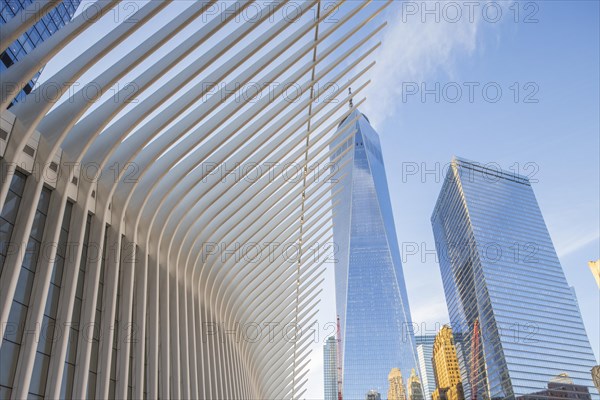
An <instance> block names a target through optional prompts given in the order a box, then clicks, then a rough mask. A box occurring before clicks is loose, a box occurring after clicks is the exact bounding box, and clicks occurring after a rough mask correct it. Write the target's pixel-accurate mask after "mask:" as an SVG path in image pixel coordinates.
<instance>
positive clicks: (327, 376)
mask: <svg viewBox="0 0 600 400" xmlns="http://www.w3.org/2000/svg"><path fill="white" fill-rule="evenodd" d="M323 375H324V376H323V384H324V386H325V400H338V398H337V397H338V393H337V392H338V384H337V340H335V337H334V336H331V337H329V338H328V339H327V342H326V343H325V346H323Z"/></svg>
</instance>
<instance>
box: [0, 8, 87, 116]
mask: <svg viewBox="0 0 600 400" xmlns="http://www.w3.org/2000/svg"><path fill="white" fill-rule="evenodd" d="M32 3H34V1H33V0H2V4H1V7H2V10H0V27H1V26H3V25H4V24H6V23H7V22H9V21H10V20H11V19H13V18H14V16H15V15H17V14H18V13H19V12H20V11H21V10H25V9H27V8H28V7H33V8H32V9H30V10H29V11H30V12H36V11H38V8H36V4H33V6H32ZM80 3H81V0H63V1H62V2H59V1H57V2H56V4H57V5H56V7H54V8H53V9H52V10H51V11H50V12H48V13H47V14H46V15H45V16H44V17H43V18H42V19H41V20H39V21H38V22H36V23H35V24H34V25H33V26H32V27H30V28H29V29H28V30H27V31H26V32H25V33H23V34H22V35H21V36H20V37H19V38H18V39H17V40H15V41H14V42H13V43H11V44H10V45H9V46H8V48H6V49H5V50H3V51H2V53H1V54H0V61H2V62H0V74H2V73H3V72H4V71H6V70H7V69H8V68H9V67H10V66H12V65H13V64H15V63H17V62H18V61H19V60H21V59H23V58H24V57H25V56H26V55H27V54H28V53H30V52H31V51H32V50H33V49H35V48H36V47H37V46H38V45H39V44H40V43H42V42H43V41H44V40H46V39H48V38H49V37H50V36H52V35H53V34H54V33H56V31H58V30H59V29H60V28H62V27H63V26H64V25H66V24H67V23H68V22H69V21H70V20H71V18H72V17H73V14H75V10H77V7H78V6H79V4H80ZM39 4H41V3H38V5H37V6H38V7H39V6H40V5H39ZM0 29H1V28H0ZM7 44H8V43H7ZM2 47H4V46H2ZM41 72H42V71H38V72H37V73H36V74H35V75H34V76H33V77H32V78H31V79H30V80H29V82H27V84H26V85H25V86H24V87H23V89H22V90H21V91H20V92H19V93H18V95H17V96H16V97H15V99H14V100H13V101H12V102H11V105H12V104H14V103H17V102H19V101H22V100H23V99H24V98H25V96H26V95H27V94H29V92H31V90H32V89H33V87H34V86H35V83H36V81H37V79H38V78H39V76H40V74H41Z"/></svg>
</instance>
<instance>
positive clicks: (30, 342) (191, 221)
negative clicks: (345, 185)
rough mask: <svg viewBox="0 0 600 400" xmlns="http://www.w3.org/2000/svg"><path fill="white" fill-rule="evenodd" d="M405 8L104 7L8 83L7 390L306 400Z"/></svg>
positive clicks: (306, 4) (10, 35) (82, 18)
mask: <svg viewBox="0 0 600 400" xmlns="http://www.w3.org/2000/svg"><path fill="white" fill-rule="evenodd" d="M388 3H389V2H374V3H371V2H369V1H360V2H358V1H353V2H347V3H345V2H344V1H339V2H338V3H321V2H320V1H317V0H309V1H302V2H288V1H272V2H253V1H244V2H219V1H178V2H169V1H162V0H161V1H146V2H134V3H131V2H126V3H121V4H120V2H118V1H97V2H88V3H86V4H85V8H84V9H83V10H79V11H80V12H79V14H76V16H75V17H74V19H73V20H72V21H71V23H69V24H67V25H66V26H65V27H64V28H62V29H61V30H59V31H58V32H56V33H55V34H54V35H53V36H51V37H50V38H48V39H47V40H46V41H44V42H43V43H41V44H40V45H39V46H38V47H36V48H35V49H33V51H31V52H30V53H29V54H28V55H27V56H26V57H25V58H24V59H23V60H22V61H21V62H19V63H17V64H15V65H13V66H12V67H10V68H9V69H8V70H7V71H6V72H5V73H3V76H2V82H1V83H2V84H1V101H2V104H1V110H2V116H1V117H2V118H1V120H0V123H1V128H2V137H0V155H1V156H2V158H1V160H0V167H1V174H2V175H1V190H0V209H1V210H2V220H1V223H2V228H1V230H2V248H1V249H0V262H1V263H2V264H1V267H0V268H1V281H0V322H1V323H2V329H3V332H2V333H3V340H2V342H1V346H2V347H0V352H1V356H2V357H1V362H2V365H1V368H2V370H3V372H2V374H0V375H2V377H1V379H2V381H0V390H1V391H2V397H3V398H4V397H10V398H13V399H22V398H28V397H34V396H41V397H45V398H48V399H56V398H77V399H81V398H97V399H105V398H118V399H125V398H133V399H141V398H149V399H157V398H161V399H167V398H185V399H189V398H201V399H296V398H301V397H302V394H303V392H304V389H305V385H306V376H307V365H308V363H309V359H310V351H309V348H310V344H311V340H313V339H314V338H313V336H311V335H302V334H299V333H300V332H301V328H302V327H303V326H309V325H310V324H311V323H312V322H313V321H314V319H315V313H316V307H317V305H318V302H319V293H320V287H319V285H320V283H321V282H322V273H323V269H324V268H325V265H326V263H327V259H328V258H329V257H331V246H329V247H327V246H324V245H323V244H324V243H327V242H328V241H330V240H331V237H330V236H331V208H332V204H333V202H335V196H336V194H337V193H339V190H338V189H337V188H336V182H332V180H331V179H330V178H328V176H329V175H330V173H331V172H330V171H332V170H334V169H339V168H343V167H344V165H339V164H335V161H336V160H338V159H340V158H341V157H343V155H344V154H345V152H347V151H348V150H349V149H344V148H341V145H339V146H333V145H331V144H332V143H333V142H334V141H335V142H336V143H338V142H340V141H338V140H336V138H337V137H338V136H339V135H352V134H353V132H352V131H351V127H352V126H353V124H347V125H345V126H346V127H347V128H345V129H342V130H340V131H336V129H337V127H338V125H339V124H340V122H341V121H343V119H344V118H346V117H347V116H348V115H349V114H350V113H351V112H352V111H353V110H354V109H356V107H358V106H359V105H360V104H361V103H362V100H357V99H358V98H359V97H360V96H361V91H362V90H363V89H364V87H365V86H366V85H367V84H368V80H367V79H368V77H367V75H368V74H367V72H368V70H369V69H370V68H371V67H372V65H373V62H371V61H370V58H372V57H371V56H372V53H373V51H374V50H375V49H376V48H377V46H378V43H377V42H376V41H375V38H376V37H377V34H378V33H379V32H380V31H381V29H382V28H383V26H384V25H385V24H384V23H383V22H381V20H380V18H379V17H378V14H380V13H381V11H382V10H383V9H384V8H385V7H386V6H387V5H388ZM55 5H56V2H51V1H34V2H33V4H32V5H31V6H29V8H28V9H27V10H24V11H23V12H22V13H21V14H20V15H17V16H15V17H14V18H13V20H11V21H9V22H8V23H7V24H5V25H4V26H2V29H1V32H0V33H1V43H2V45H1V46H0V47H2V50H4V49H5V48H6V47H8V45H10V43H11V42H12V41H13V40H15V39H16V38H18V37H19V36H20V35H21V34H23V32H25V31H26V30H27V29H28V28H29V27H31V26H32V25H33V24H34V23H35V22H36V21H38V20H40V19H41V18H43V16H44V14H45V13H47V12H49V11H51V10H52V7H53V6H55ZM132 5H133V6H132ZM82 6H83V4H82ZM32 10H37V12H35V13H32V12H31V11H32ZM84 38H85V39H84ZM69 55H70V56H69ZM46 64H48V65H47V66H46V70H44V73H45V74H46V78H47V79H45V80H44V79H41V80H40V81H39V84H38V86H37V87H36V88H35V89H34V91H33V92H32V93H31V94H30V95H29V96H28V97H27V98H26V101H24V102H20V103H17V104H15V105H14V106H13V107H11V108H10V109H9V110H7V107H8V105H9V104H10V102H11V101H12V99H13V98H14V96H15V95H16V94H17V93H18V90H19V88H20V87H22V86H23V85H24V84H26V83H27V82H28V81H29V79H30V78H31V76H32V75H34V74H35V73H36V72H37V71H39V70H40V69H41V68H43V67H44V66H45V65H46ZM51 65H54V67H53V68H52V70H51V68H50V66H51ZM57 65H58V67H56V66H57ZM350 86H352V89H353V92H354V93H353V94H349V88H350ZM57 88H58V89H57ZM50 93H52V95H51V94H50ZM352 96H353V97H354V98H355V100H354V107H353V108H352V109H348V101H349V100H350V98H351V97H352ZM341 142H343V141H341ZM315 249H318V251H315ZM317 253H318V254H317Z"/></svg>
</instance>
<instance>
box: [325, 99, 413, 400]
mask: <svg viewBox="0 0 600 400" xmlns="http://www.w3.org/2000/svg"><path fill="white" fill-rule="evenodd" d="M347 124H354V125H355V127H351V126H350V127H349V126H347ZM338 129H339V130H345V131H346V133H344V134H342V135H340V136H341V138H340V139H337V140H336V141H335V142H334V143H333V144H332V146H333V147H335V148H337V151H336V153H335V154H334V156H335V155H338V156H339V155H340V154H343V156H342V157H341V159H340V160H339V161H338V164H339V165H344V167H343V168H342V169H340V170H339V171H338V172H337V177H338V179H339V182H338V184H341V186H342V189H341V190H342V191H341V193H340V194H339V196H340V197H339V200H340V201H339V202H337V203H336V205H335V208H334V216H333V222H334V232H333V233H334V240H335V242H336V245H337V246H338V248H337V253H336V260H337V264H336V266H335V281H336V308H337V313H338V318H339V322H340V330H341V332H340V336H341V346H340V352H341V361H342V371H343V375H342V395H343V398H344V400H359V399H360V400H362V399H364V398H365V396H366V393H367V392H368V391H369V390H377V391H378V392H379V393H381V394H382V397H385V393H387V390H388V374H389V373H390V371H391V369H392V368H398V369H399V370H400V372H401V373H402V381H403V384H404V385H406V382H407V381H408V378H409V377H410V375H411V370H412V369H413V368H414V369H416V370H418V368H417V359H416V356H415V353H416V352H415V343H414V336H413V333H412V325H411V324H412V320H411V316H410V310H409V306H408V297H407V293H406V286H405V283H404V275H403V272H402V264H401V261H400V251H399V248H398V239H397V237H396V230H395V228H394V217H393V215H392V207H391V202H390V195H389V192H388V187H387V179H386V174H385V168H384V164H383V158H382V153H381V144H380V141H379V136H378V135H377V133H376V132H375V130H374V129H373V128H372V127H371V125H370V123H369V120H368V119H367V117H366V116H364V115H363V114H361V113H360V112H359V111H358V110H356V111H354V112H352V114H350V116H348V118H346V120H345V121H344V122H342V124H340V127H339V128H338ZM348 133H354V135H349V134H348ZM350 147H353V148H352V149H350V150H348V148H350Z"/></svg>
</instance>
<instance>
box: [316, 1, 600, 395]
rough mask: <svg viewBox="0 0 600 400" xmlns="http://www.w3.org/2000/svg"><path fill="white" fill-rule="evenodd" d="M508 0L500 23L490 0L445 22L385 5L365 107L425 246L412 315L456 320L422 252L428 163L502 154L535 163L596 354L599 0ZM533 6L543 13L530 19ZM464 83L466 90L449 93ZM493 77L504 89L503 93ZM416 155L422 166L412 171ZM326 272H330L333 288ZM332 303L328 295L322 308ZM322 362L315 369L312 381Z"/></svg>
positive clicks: (414, 278)
mask: <svg viewBox="0 0 600 400" xmlns="http://www.w3.org/2000/svg"><path fill="white" fill-rule="evenodd" d="M417 3H418V4H417V5H418V6H420V5H421V3H422V2H417ZM428 3H429V4H432V3H433V2H428ZM458 3H459V4H463V3H462V2H458ZM529 3H531V2H529ZM441 4H442V6H443V3H441ZM479 4H481V5H483V4H484V2H482V3H479ZM501 4H502V6H503V14H502V17H501V18H500V20H499V21H498V22H496V23H492V22H490V21H491V20H493V13H492V11H493V10H492V9H490V10H489V15H488V16H486V17H487V20H486V18H484V17H482V11H480V12H479V13H478V12H477V11H475V13H474V14H475V17H476V18H475V20H474V22H473V23H471V22H470V21H468V18H466V16H464V17H463V18H462V20H461V21H459V22H457V23H449V22H447V21H448V20H451V19H452V18H454V15H451V14H450V11H451V10H450V9H447V14H446V15H445V16H446V19H444V15H443V14H442V12H441V17H440V23H436V22H435V20H434V16H430V15H427V16H424V15H423V14H422V12H421V11H422V10H419V11H417V14H416V15H406V14H405V16H404V18H403V17H402V16H401V11H402V8H403V5H402V3H401V2H395V3H394V5H393V6H392V7H391V8H390V10H389V13H388V16H387V18H388V20H389V22H390V26H389V27H388V28H387V31H386V33H385V34H384V38H383V40H384V42H383V46H382V49H381V52H380V53H379V54H378V55H377V56H376V60H377V61H378V63H379V64H378V67H376V70H375V71H374V73H373V74H372V76H373V85H372V86H371V88H370V90H369V93H368V96H369V98H368V99H367V103H366V104H365V107H363V111H364V112H365V114H367V116H368V117H369V118H370V119H371V121H372V122H373V124H374V125H375V127H376V128H377V130H378V131H379V133H380V136H381V141H382V145H383V152H384V159H385V164H386V169H387V176H388V181H389V182H388V183H389V187H390V195H391V198H392V206H393V209H394V215H395V222H396V230H397V233H398V240H399V241H400V248H401V251H402V249H403V248H404V249H405V250H406V249H413V248H414V247H410V246H412V244H413V243H415V244H417V245H418V247H419V254H417V255H410V254H407V252H406V251H405V252H404V253H405V254H403V261H404V273H405V279H406V283H407V286H408V293H409V298H410V302H411V303H410V306H411V310H412V315H413V319H414V321H415V322H417V323H425V324H426V325H424V327H426V329H434V328H435V327H436V325H435V324H436V323H445V322H447V320H448V316H447V309H446V304H445V299H444V295H443V289H442V284H441V278H440V272H439V267H438V265H437V264H436V263H435V260H434V256H433V255H431V254H429V255H426V258H425V260H424V261H423V260H422V259H421V258H422V257H421V250H422V249H426V251H431V250H433V249H435V245H434V239H433V234H432V231H431V225H430V222H429V218H430V216H431V212H432V210H433V207H434V204H435V201H436V200H437V196H438V193H439V190H440V188H441V179H442V175H441V172H440V173H438V174H436V173H432V174H428V175H426V176H424V177H423V176H422V174H421V172H422V171H423V170H424V169H427V170H435V169H436V168H438V166H439V168H440V170H441V171H442V169H443V167H444V166H445V165H447V163H448V162H450V160H451V159H452V157H453V156H454V155H457V156H461V157H465V158H468V159H471V160H474V161H478V162H481V163H484V164H485V163H490V162H493V163H496V164H497V165H499V166H501V167H502V168H504V169H511V168H512V169H513V170H515V169H518V170H519V171H520V173H522V174H524V175H533V174H535V176H533V178H535V179H537V180H538V182H537V183H535V184H534V185H533V189H534V192H535V194H536V197H537V199H538V203H539V205H540V207H541V210H542V214H543V215H544V218H545V221H546V224H547V226H548V229H549V231H550V235H551V237H552V240H553V242H554V245H555V248H556V250H557V253H558V255H559V258H560V261H561V263H562V265H563V268H564V270H565V274H566V277H567V280H568V282H569V284H570V285H572V286H574V288H575V291H576V293H577V297H578V300H579V305H580V308H581V312H582V314H583V318H584V323H585V326H586V329H587V333H588V336H589V338H590V341H591V344H592V347H593V349H594V351H595V354H596V358H598V356H599V355H600V323H599V320H600V318H599V316H600V297H599V291H598V288H597V286H596V284H595V281H594V279H593V277H592V275H591V273H590V271H589V268H588V266H587V261H589V260H592V259H598V257H600V254H599V253H600V249H599V248H600V233H599V221H600V214H599V189H600V187H599V182H600V176H599V148H600V143H599V132H600V126H599V114H598V113H599V111H598V110H599V109H600V104H599V93H600V89H599V79H598V78H599V72H598V71H599V69H600V64H599V58H598V52H599V48H600V44H599V39H598V38H599V36H600V35H599V12H600V10H599V3H598V2H596V1H539V2H535V3H533V5H531V4H528V2H520V3H517V4H516V5H513V4H512V3H510V2H501ZM511 6H512V7H513V8H512V9H511V8H510V7H511ZM406 7H407V5H404V8H405V10H407V8H406ZM432 7H433V6H432ZM515 7H517V8H518V9H519V11H520V12H519V15H518V19H517V22H515V11H514V10H515ZM409 11H413V12H414V9H413V10H409ZM462 11H465V12H466V11H468V10H466V9H465V8H462ZM422 16H424V17H426V22H425V23H423V22H422V20H421V17H422ZM526 16H530V18H529V20H531V19H537V22H533V23H525V21H524V20H525V17H526ZM413 82H414V83H416V84H417V87H419V91H420V90H421V84H422V83H425V84H426V87H427V88H429V89H433V88H435V84H436V82H439V84H440V97H441V98H440V101H439V103H438V102H436V101H435V97H434V95H433V94H432V95H427V96H426V98H425V99H424V101H423V99H422V98H421V96H420V93H418V94H415V95H408V94H407V93H405V98H403V96H402V93H403V92H402V88H403V83H404V88H405V89H407V88H409V89H414V86H413V84H412V83H413ZM468 82H475V83H478V84H479V86H475V85H474V84H470V85H471V86H473V87H475V90H474V92H473V93H474V95H473V101H472V102H471V101H470V99H469V96H468V94H469V92H468V89H467V88H468V86H466V85H469V84H468ZM515 82H517V83H518V86H519V88H520V90H519V93H518V96H517V102H516V103H515V94H516V87H515V86H513V85H514V84H515ZM494 83H495V84H494ZM448 84H449V85H448ZM486 84H490V85H489V89H488V93H487V94H488V97H487V100H486V98H485V97H484V94H483V92H482V88H483V87H484V86H485V85H486ZM527 84H529V86H526V85H527ZM445 85H448V86H447V92H446V93H445V94H446V95H445V96H444V91H443V87H444V86H445ZM456 85H458V86H461V87H462V88H463V97H462V99H460V100H459V101H457V102H455V103H452V102H451V100H453V99H454V98H455V97H456V92H453V91H452V90H453V88H455V87H456ZM495 87H500V88H501V89H502V96H501V97H500V98H499V100H498V101H497V102H495V103H494V102H492V101H493V100H494V97H495V92H494V91H493V89H494V88H495ZM534 92H537V93H535V94H533V93H534ZM527 95H530V96H529V97H526V96H527ZM526 100H527V101H529V100H538V101H537V102H536V103H531V102H526ZM415 166H416V168H418V172H417V174H415V175H408V174H407V173H408V172H409V171H411V169H412V168H415ZM403 171H404V175H403ZM423 243H425V246H423ZM329 272H330V274H329V275H328V278H329V280H328V281H327V283H326V284H327V285H328V290H333V289H332V287H331V284H332V273H331V271H329ZM334 313H335V311H333V309H331V308H330V306H329V305H327V304H325V305H324V307H323V318H324V319H327V318H335V316H334ZM320 373H321V372H320V371H313V373H312V374H311V376H312V377H313V379H314V380H315V382H316V381H317V380H318V379H319V376H318V374H320ZM311 386H312V385H311ZM311 389H312V387H311ZM316 390H318V386H317V385H315V391H314V392H313V391H312V390H311V392H309V393H308V394H307V397H308V398H317V397H318V392H317V391H316Z"/></svg>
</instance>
